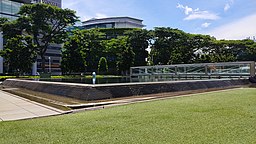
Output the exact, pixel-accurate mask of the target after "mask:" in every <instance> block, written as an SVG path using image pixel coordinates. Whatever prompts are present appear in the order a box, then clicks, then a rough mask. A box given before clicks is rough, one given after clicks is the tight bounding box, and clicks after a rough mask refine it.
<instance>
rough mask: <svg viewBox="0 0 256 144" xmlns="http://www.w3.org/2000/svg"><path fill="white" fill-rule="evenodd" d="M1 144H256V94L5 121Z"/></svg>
mask: <svg viewBox="0 0 256 144" xmlns="http://www.w3.org/2000/svg"><path fill="white" fill-rule="evenodd" d="M0 134H1V135H0V143H7V144H10V143H19V144H20V143H24V144H25V143H26V144H27V143H70V144H71V143H74V144H77V143H87V144H91V143H96V144H98V143H108V144H112V143H117V144H119V143H196V144H198V143H204V144H206V143H207V144H208V143H223V144H227V143H232V144H233V143H237V144H241V143H256V89H253V88H251V89H250V88H244V89H234V90H228V91H222V92H215V93H208V94H198V95H193V96H191V97H183V98H175V99H169V100H160V101H153V102H145V103H139V104H131V105H125V106H118V107H112V108H108V109H104V110H97V111H87V112H82V113H78V114H70V115H63V116H57V117H49V118H41V119H33V120H25V121H16V122H0Z"/></svg>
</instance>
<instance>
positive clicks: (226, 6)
mask: <svg viewBox="0 0 256 144" xmlns="http://www.w3.org/2000/svg"><path fill="white" fill-rule="evenodd" d="M229 9H230V5H229V4H228V3H227V4H226V5H225V7H224V11H228V10H229Z"/></svg>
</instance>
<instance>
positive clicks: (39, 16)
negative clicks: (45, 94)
mask: <svg viewBox="0 0 256 144" xmlns="http://www.w3.org/2000/svg"><path fill="white" fill-rule="evenodd" d="M18 14H19V15H20V17H19V18H18V19H17V23H18V25H19V27H20V28H21V29H22V32H23V34H25V35H30V36H32V37H33V42H34V43H35V44H36V46H37V54H38V55H39V56H40V57H41V59H42V70H43V72H44V71H45V53H46V50H47V48H48V46H49V45H50V43H57V44H61V43H62V42H63V41H64V40H65V38H66V37H67V36H68V35H67V33H66V30H65V28H66V27H67V26H69V25H73V24H74V23H75V22H76V21H77V17H76V15H75V11H72V10H69V9H61V8H58V7H56V6H51V5H47V4H32V5H23V6H22V7H21V8H20V11H19V13H18Z"/></svg>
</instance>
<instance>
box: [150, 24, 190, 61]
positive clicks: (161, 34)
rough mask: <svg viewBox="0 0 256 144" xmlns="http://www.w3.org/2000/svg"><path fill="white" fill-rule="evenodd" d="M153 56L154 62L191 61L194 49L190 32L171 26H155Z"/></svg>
mask: <svg viewBox="0 0 256 144" xmlns="http://www.w3.org/2000/svg"><path fill="white" fill-rule="evenodd" d="M154 39H155V40H154V41H155V42H154V45H153V47H152V50H151V57H153V58H152V60H153V63H154V64H178V63H191V62H192V60H193V57H194V49H193V48H191V47H190V46H189V45H188V44H189V34H187V33H185V32H183V31H181V30H178V29H171V28H155V30H154Z"/></svg>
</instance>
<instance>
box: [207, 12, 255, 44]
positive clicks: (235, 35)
mask: <svg viewBox="0 0 256 144" xmlns="http://www.w3.org/2000/svg"><path fill="white" fill-rule="evenodd" d="M255 26H256V13H255V14H253V15H250V16H247V17H244V18H242V19H239V20H236V21H234V22H231V23H228V24H225V25H223V26H220V27H217V28H215V29H213V30H211V31H209V32H207V34H210V35H212V36H214V37H216V38H217V39H245V38H247V37H249V36H255V35H256V29H255Z"/></svg>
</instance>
